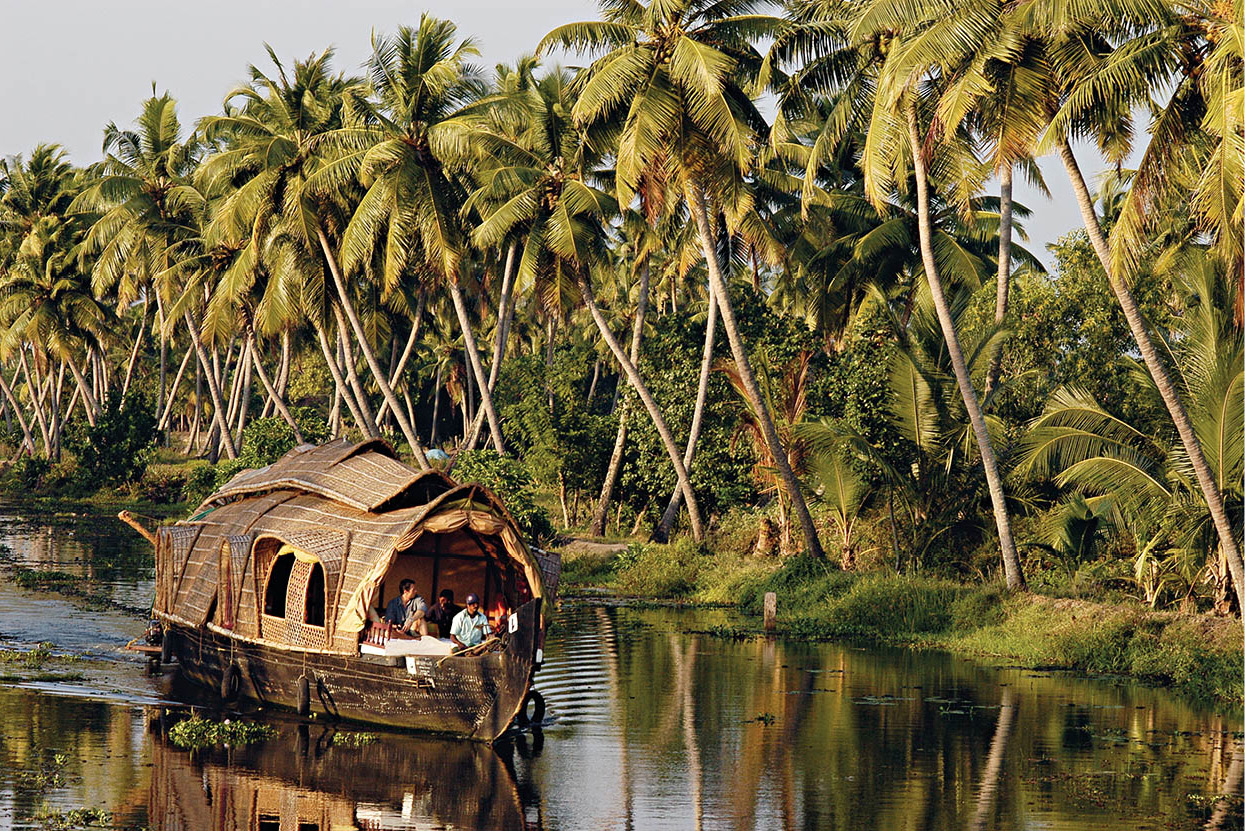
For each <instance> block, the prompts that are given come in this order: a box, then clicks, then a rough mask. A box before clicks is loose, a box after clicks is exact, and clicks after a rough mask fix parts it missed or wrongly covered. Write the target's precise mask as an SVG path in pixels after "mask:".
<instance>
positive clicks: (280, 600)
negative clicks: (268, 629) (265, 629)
mask: <svg viewBox="0 0 1245 832" xmlns="http://www.w3.org/2000/svg"><path fill="white" fill-rule="evenodd" d="M293 569H294V555H293V554H292V553H287V554H284V555H281V556H280V557H279V558H277V562H276V563H274V564H273V565H272V570H271V571H269V573H268V587H267V589H266V590H265V591H264V614H265V615H271V616H273V617H274V618H285V591H286V589H288V588H289V585H290V572H291V571H292V570H293Z"/></svg>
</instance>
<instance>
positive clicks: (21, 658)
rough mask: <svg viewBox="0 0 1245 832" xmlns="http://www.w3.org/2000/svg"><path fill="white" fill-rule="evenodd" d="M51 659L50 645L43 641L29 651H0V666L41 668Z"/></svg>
mask: <svg viewBox="0 0 1245 832" xmlns="http://www.w3.org/2000/svg"><path fill="white" fill-rule="evenodd" d="M50 658H52V644H51V643H50V642H47V641H44V642H40V643H39V646H38V647H35V648H33V649H30V650H12V649H9V650H0V664H2V665H6V666H9V667H29V668H36V669H37V668H40V667H43V665H45V664H46V663H47V661H48V659H50Z"/></svg>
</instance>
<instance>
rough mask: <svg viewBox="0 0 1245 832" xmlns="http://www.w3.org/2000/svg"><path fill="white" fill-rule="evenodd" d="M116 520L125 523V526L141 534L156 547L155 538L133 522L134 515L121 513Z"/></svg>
mask: <svg viewBox="0 0 1245 832" xmlns="http://www.w3.org/2000/svg"><path fill="white" fill-rule="evenodd" d="M117 519H118V520H120V521H121V522H122V523H125V524H126V525H127V526H129V527H130V528H132V529H133V530H134V531H136V532H138V533H139V534H141V535H142V536H143V537H145V538H147V540H148V541H149V542H150V543H151V545H152V546H155V545H156V536H155V535H154V534H152V533H151V532H149V531H147V529H146V528H145V527H144V526H143V524H142V523H140V522H138V521H137V520H135V519H134V515H132V514H130V513H129V512H128V511H122V512H120V513H119V514H118V515H117Z"/></svg>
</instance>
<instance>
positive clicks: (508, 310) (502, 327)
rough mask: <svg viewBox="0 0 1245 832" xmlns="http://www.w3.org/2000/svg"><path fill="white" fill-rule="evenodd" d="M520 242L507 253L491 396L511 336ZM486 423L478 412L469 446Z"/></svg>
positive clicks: (499, 307)
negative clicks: (513, 297)
mask: <svg viewBox="0 0 1245 832" xmlns="http://www.w3.org/2000/svg"><path fill="white" fill-rule="evenodd" d="M518 248H519V244H518V243H511V244H510V250H509V251H508V252H507V253H506V270H505V272H503V274H502V279H501V300H500V302H499V303H498V304H497V332H496V333H495V334H494V336H493V363H492V364H491V365H489V370H488V390H489V395H490V396H491V395H492V393H493V390H494V388H496V387H497V378H498V376H499V375H500V374H501V360H502V356H504V355H505V354H506V339H507V338H508V337H509V336H510V317H511V316H512V315H513V314H514V304H513V303H512V302H511V297H512V295H513V294H514V277H515V271H516V269H515V266H516V263H515V260H516V256H515V255H516V253H517V252H518ZM483 425H484V413H483V412H481V413H477V414H476V418H475V421H474V422H472V423H471V434H470V435H469V436H468V437H467V447H468V448H474V447H475V446H476V442H478V441H479V439H480V428H481V427H482V426H483Z"/></svg>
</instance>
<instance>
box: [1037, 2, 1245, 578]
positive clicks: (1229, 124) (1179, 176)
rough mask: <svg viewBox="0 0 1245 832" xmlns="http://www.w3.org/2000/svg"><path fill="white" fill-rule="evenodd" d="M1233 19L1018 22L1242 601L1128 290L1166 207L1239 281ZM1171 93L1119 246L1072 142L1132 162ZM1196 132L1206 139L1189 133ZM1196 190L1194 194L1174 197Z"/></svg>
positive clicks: (1173, 395)
mask: <svg viewBox="0 0 1245 832" xmlns="http://www.w3.org/2000/svg"><path fill="white" fill-rule="evenodd" d="M1228 8H1229V7H1225V8H1224V9H1223V10H1221V11H1220V10H1213V9H1212V10H1209V11H1201V12H1194V13H1191V14H1190V13H1189V12H1188V10H1187V9H1185V7H1184V6H1177V5H1175V4H1169V3H1167V2H1164V0H1149V2H1145V3H1142V4H1137V5H1132V4H1128V3H1117V2H1113V0H1100V2H1093V3H1089V4H1086V5H1085V6H1080V5H1078V6H1077V7H1076V8H1075V9H1070V8H1066V7H1063V6H1062V5H1059V6H1057V7H1051V8H1047V6H1046V4H1042V3H1034V4H1032V6H1031V7H1028V8H1023V9H1021V10H1020V13H1022V14H1024V15H1026V18H1025V19H1026V22H1027V25H1029V26H1030V27H1031V29H1032V31H1036V32H1039V33H1041V34H1042V35H1044V36H1045V37H1046V42H1047V46H1046V48H1047V55H1048V60H1049V61H1050V64H1051V68H1052V72H1051V75H1050V77H1051V87H1052V90H1053V91H1055V92H1056V93H1057V94H1058V95H1059V96H1060V99H1059V101H1060V107H1059V110H1058V112H1057V113H1055V115H1054V117H1053V118H1052V120H1051V123H1050V125H1049V127H1048V129H1047V133H1046V136H1045V137H1044V140H1043V141H1044V143H1045V144H1047V145H1053V146H1054V147H1055V148H1056V149H1057V150H1058V153H1059V158H1060V160H1061V161H1062V163H1063V165H1064V168H1065V170H1066V171H1067V174H1068V178H1069V181H1070V182H1071V183H1072V188H1073V191H1074V193H1075V194H1076V200H1077V206H1078V208H1079V209H1080V212H1081V217H1082V220H1083V222H1084V225H1085V230H1086V233H1087V234H1088V235H1089V239H1090V242H1091V244H1092V245H1093V248H1094V253H1095V254H1096V255H1097V257H1098V259H1099V261H1100V262H1101V263H1102V266H1103V269H1104V270H1105V271H1106V274H1107V279H1108V282H1109V284H1110V286H1111V290H1112V292H1113V293H1114V294H1115V296H1116V299H1117V301H1118V302H1119V304H1120V308H1121V309H1122V310H1123V312H1124V317H1125V319H1126V320H1127V321H1128V326H1129V329H1130V331H1131V332H1132V334H1133V337H1134V339H1135V340H1136V341H1137V347H1138V350H1139V351H1140V353H1141V358H1142V362H1143V363H1144V364H1145V367H1146V370H1147V372H1148V373H1149V374H1150V377H1151V378H1152V379H1153V380H1154V383H1155V385H1156V387H1157V389H1158V391H1159V394H1160V396H1161V398H1162V401H1163V405H1164V406H1165V408H1166V409H1167V412H1168V413H1169V414H1170V416H1171V419H1172V422H1173V423H1174V424H1175V427H1176V432H1177V435H1178V436H1179V438H1180V442H1181V443H1182V445H1183V446H1184V449H1185V452H1186V453H1187V454H1188V459H1189V465H1190V466H1191V467H1192V470H1193V473H1194V475H1195V478H1196V481H1197V483H1198V487H1199V489H1200V490H1201V491H1202V494H1203V496H1204V497H1205V500H1206V504H1207V507H1208V510H1209V512H1210V516H1211V518H1212V519H1213V521H1214V526H1215V529H1216V531H1217V533H1218V535H1219V539H1220V545H1221V546H1222V547H1223V549H1224V552H1225V557H1226V560H1227V563H1228V566H1229V568H1230V570H1231V573H1232V577H1233V584H1234V586H1235V589H1236V592H1237V596H1238V597H1245V596H1243V593H1245V561H1242V557H1241V549H1240V546H1239V545H1238V543H1237V541H1236V539H1235V537H1234V535H1233V530H1232V523H1231V520H1230V518H1229V515H1228V511H1227V508H1226V506H1225V503H1224V498H1223V494H1222V490H1221V488H1220V487H1219V486H1218V484H1217V483H1216V480H1215V475H1214V471H1213V469H1212V467H1211V465H1210V463H1209V461H1208V459H1207V454H1206V449H1204V448H1203V447H1202V446H1201V445H1200V444H1199V442H1198V436H1197V430H1196V427H1195V425H1194V422H1193V420H1192V419H1191V418H1190V415H1189V412H1188V409H1187V407H1186V405H1185V402H1184V400H1183V398H1182V395H1181V391H1180V386H1179V384H1178V383H1177V382H1176V380H1175V379H1173V377H1172V375H1171V373H1170V372H1169V370H1168V368H1167V366H1166V364H1165V361H1164V358H1163V356H1162V355H1161V354H1160V352H1161V351H1160V349H1158V348H1157V346H1156V344H1155V339H1154V337H1153V336H1152V333H1151V331H1150V327H1149V326H1148V325H1147V322H1146V320H1145V318H1144V316H1143V315H1142V313H1141V310H1140V307H1139V306H1138V304H1137V299H1136V297H1135V296H1134V294H1133V292H1132V290H1131V288H1130V286H1129V282H1130V277H1131V276H1132V275H1133V274H1135V272H1136V271H1137V269H1138V266H1139V263H1140V260H1139V258H1140V256H1141V252H1143V251H1149V246H1147V245H1145V244H1144V243H1145V236H1146V234H1147V232H1150V231H1152V230H1153V228H1154V226H1153V223H1152V222H1151V221H1150V220H1149V219H1148V217H1149V216H1150V215H1151V213H1152V211H1151V209H1152V208H1153V207H1154V205H1155V203H1156V201H1158V202H1162V201H1163V199H1164V198H1166V199H1167V200H1168V201H1169V204H1170V201H1171V200H1173V199H1174V200H1178V201H1179V202H1180V204H1182V205H1189V206H1191V207H1192V209H1193V213H1194V215H1195V216H1196V217H1197V221H1198V224H1199V225H1200V226H1201V227H1202V229H1203V230H1205V231H1206V232H1209V233H1210V234H1211V235H1212V237H1211V238H1212V240H1213V242H1214V245H1215V249H1216V251H1217V252H1218V254H1219V256H1221V257H1223V258H1224V260H1225V264H1226V265H1228V266H1229V267H1230V268H1232V269H1234V270H1235V272H1236V273H1239V272H1240V269H1241V255H1240V252H1241V243H1240V240H1241V236H1242V235H1241V209H1240V206H1241V204H1242V203H1241V199H1242V197H1241V194H1242V185H1241V176H1240V171H1241V164H1242V162H1241V155H1242V139H1241V138H1240V136H1241V132H1240V124H1241V118H1242V116H1241V115H1240V112H1239V108H1233V107H1229V106H1225V105H1226V103H1227V102H1228V101H1230V100H1233V96H1235V100H1238V101H1239V99H1240V94H1241V93H1240V90H1241V87H1242V80H1241V79H1242V58H1241V46H1240V40H1241V37H1240V16H1239V14H1237V12H1239V11H1240V3H1239V2H1237V3H1233V4H1230V8H1231V9H1232V11H1231V12H1230V13H1229V12H1228ZM1103 32H1105V33H1106V34H1107V35H1116V34H1118V35H1119V37H1118V38H1116V39H1115V40H1116V41H1118V45H1116V46H1115V47H1114V48H1113V44H1112V42H1110V41H1108V40H1107V39H1106V38H1105V37H1104V36H1103V35H1102V34H1101V33H1103ZM1225 41H1226V42H1225ZM1169 89H1170V90H1172V95H1171V97H1170V99H1169V101H1168V104H1167V105H1166V106H1165V107H1161V108H1159V109H1158V111H1157V116H1156V117H1155V119H1154V121H1153V123H1152V125H1151V131H1150V132H1151V135H1152V138H1151V142H1150V144H1149V145H1148V146H1147V149H1146V153H1145V155H1144V156H1143V159H1142V164H1141V166H1140V167H1139V171H1138V174H1137V176H1136V178H1135V179H1134V183H1133V186H1132V198H1131V199H1130V200H1129V202H1128V204H1127V207H1126V210H1125V212H1124V214H1123V215H1122V217H1121V221H1120V222H1118V223H1117V224H1116V228H1117V229H1118V230H1117V231H1114V232H1113V237H1114V244H1113V243H1112V241H1110V240H1108V237H1107V233H1106V232H1105V231H1104V229H1103V225H1102V222H1101V221H1100V219H1099V217H1098V215H1097V213H1096V212H1095V210H1094V200H1093V198H1092V196H1091V194H1090V191H1089V188H1088V186H1087V185H1086V183H1085V177H1084V175H1083V173H1082V172H1081V168H1080V164H1079V162H1078V161H1077V159H1076V155H1075V154H1074V153H1073V151H1072V146H1071V143H1070V137H1071V136H1073V135H1091V136H1094V137H1096V138H1097V139H1098V143H1099V146H1100V147H1101V148H1104V149H1106V150H1107V152H1108V155H1109V156H1110V157H1112V158H1115V159H1120V158H1122V157H1123V156H1124V155H1125V154H1126V153H1127V150H1128V146H1129V137H1130V136H1131V134H1132V129H1131V123H1130V122H1131V116H1132V111H1133V110H1134V109H1135V108H1136V107H1137V106H1141V105H1148V104H1149V103H1150V101H1151V98H1152V97H1155V96H1157V95H1158V94H1159V90H1162V91H1163V94H1166V91H1167V90H1169ZM1212 105H1214V106H1212ZM1216 108H1217V109H1216ZM1234 112H1235V115H1233V113H1234ZM1203 114H1204V115H1203ZM1192 124H1198V125H1199V127H1204V130H1190V129H1189V127H1190V125H1192ZM1210 148H1213V150H1209V149H1210ZM1208 150H1209V152H1208ZM1191 162H1192V163H1193V165H1192V166H1193V168H1194V169H1193V170H1190V163H1191ZM1190 185H1191V186H1192V193H1191V194H1190V192H1189V191H1188V190H1180V191H1177V192H1174V193H1173V192H1172V191H1171V190H1169V188H1173V187H1174V188H1181V187H1182V186H1183V187H1184V188H1188V187H1189V186H1190ZM1190 196H1191V197H1192V198H1191V199H1190Z"/></svg>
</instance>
